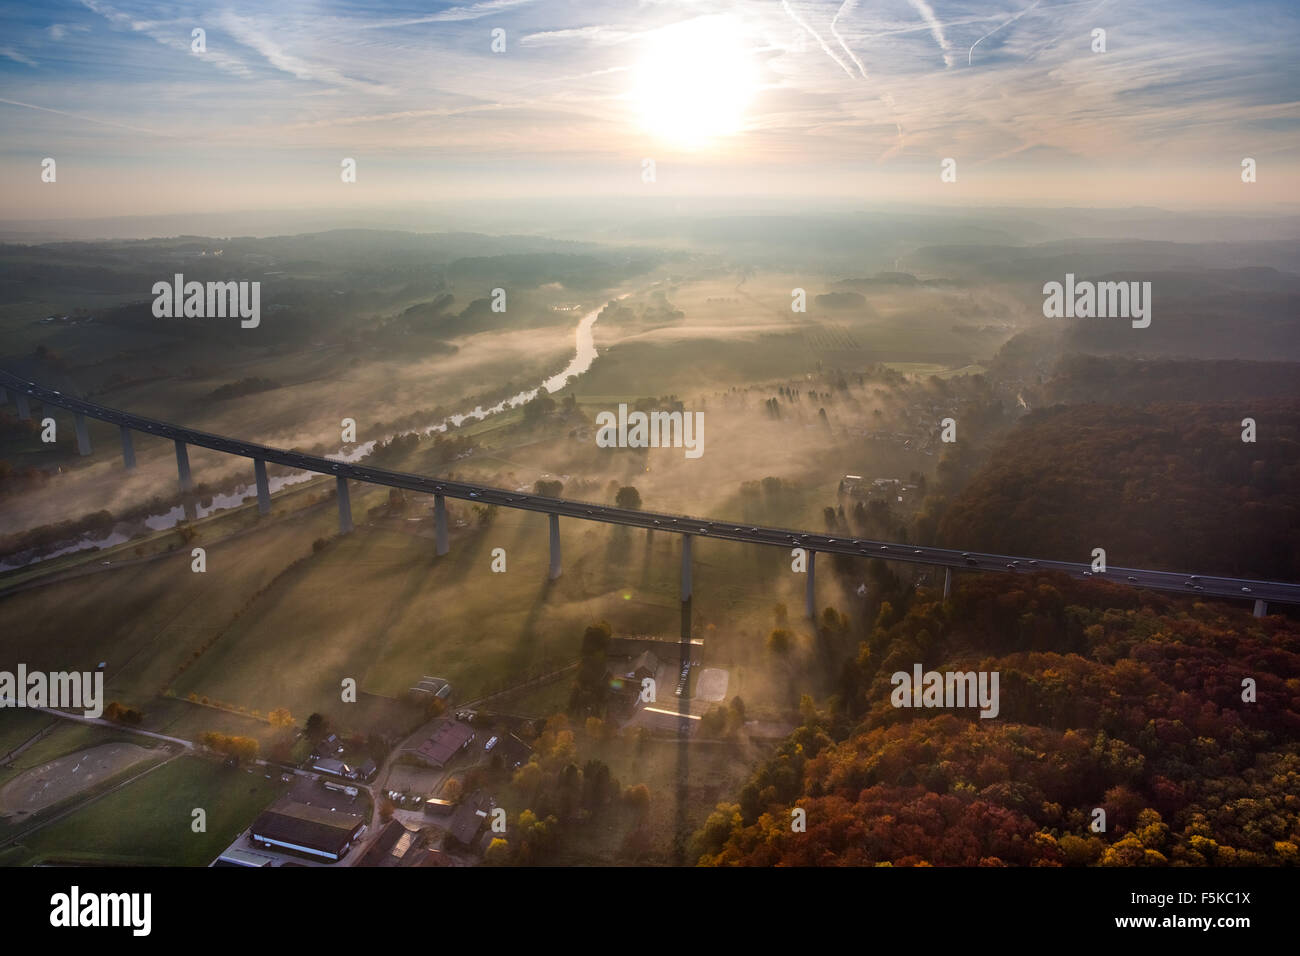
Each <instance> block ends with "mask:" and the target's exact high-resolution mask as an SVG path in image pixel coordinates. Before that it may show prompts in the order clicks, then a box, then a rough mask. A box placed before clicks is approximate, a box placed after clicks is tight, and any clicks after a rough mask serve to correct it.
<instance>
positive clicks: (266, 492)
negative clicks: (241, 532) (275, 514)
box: [253, 458, 271, 515]
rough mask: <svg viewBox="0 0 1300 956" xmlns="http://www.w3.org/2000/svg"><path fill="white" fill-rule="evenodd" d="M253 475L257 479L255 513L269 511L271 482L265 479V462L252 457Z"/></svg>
mask: <svg viewBox="0 0 1300 956" xmlns="http://www.w3.org/2000/svg"><path fill="white" fill-rule="evenodd" d="M253 476H254V477H255V478H256V479H257V513H258V514H263V515H269V514H270V513H271V483H270V482H269V481H267V480H266V462H264V461H262V459H260V458H254V459H253Z"/></svg>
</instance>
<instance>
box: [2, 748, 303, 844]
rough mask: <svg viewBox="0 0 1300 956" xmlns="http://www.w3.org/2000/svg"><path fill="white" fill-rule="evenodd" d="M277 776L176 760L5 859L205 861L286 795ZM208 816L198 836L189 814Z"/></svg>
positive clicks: (30, 840) (58, 824) (31, 839)
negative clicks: (197, 810)
mask: <svg viewBox="0 0 1300 956" xmlns="http://www.w3.org/2000/svg"><path fill="white" fill-rule="evenodd" d="M282 787H283V785H282V784H280V783H279V782H278V780H267V779H266V778H265V777H264V776H263V775H262V774H261V773H260V772H254V773H248V772H246V771H244V770H236V769H231V768H227V767H224V766H222V765H221V764H219V763H217V762H215V761H211V760H205V759H202V758H199V757H188V756H187V757H178V758H176V759H175V760H172V761H170V762H169V763H167V764H164V765H163V766H160V767H158V768H157V769H155V770H153V771H151V772H149V773H147V774H145V775H144V776H143V777H141V778H140V779H138V780H136V781H134V782H133V783H131V784H130V785H129V786H127V787H124V788H123V789H121V790H118V791H116V792H114V793H110V794H109V795H107V796H105V797H102V798H101V799H99V800H96V801H94V802H93V803H90V804H89V805H88V806H86V807H85V808H84V809H82V810H80V811H79V812H77V813H75V814H72V815H71V816H69V817H66V818H64V819H62V820H59V821H57V822H55V823H53V824H51V825H49V826H47V827H44V828H42V829H41V830H38V831H37V832H36V833H33V834H32V835H31V836H29V837H25V838H23V840H22V841H21V842H20V843H19V844H18V845H17V846H16V847H15V848H14V849H13V850H11V853H10V855H9V857H8V858H4V859H3V860H2V861H3V862H4V863H6V864H9V865H33V864H39V863H51V862H76V863H81V864H99V865H106V864H107V865H119V866H121V865H126V866H146V865H147V866H206V865H207V864H208V863H210V862H212V860H213V859H215V858H216V856H217V854H218V853H220V852H221V851H222V850H224V849H225V848H226V846H228V845H229V844H230V842H231V841H232V840H233V839H234V838H235V837H236V836H238V835H239V833H240V832H241V831H242V830H243V829H244V828H246V827H247V826H248V825H249V824H250V823H252V822H253V820H254V818H255V817H256V816H257V814H258V813H259V812H260V811H261V810H263V809H264V808H265V807H266V806H267V805H268V804H269V803H270V802H271V801H272V800H274V799H275V798H276V797H277V796H278V795H279V794H280V792H281V790H282ZM195 808H202V809H203V810H204V811H205V812H206V814H207V832H206V833H194V832H193V831H192V829H191V821H192V819H193V818H192V816H191V812H192V811H193V810H194V809H195Z"/></svg>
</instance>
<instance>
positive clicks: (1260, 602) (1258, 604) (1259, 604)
mask: <svg viewBox="0 0 1300 956" xmlns="http://www.w3.org/2000/svg"><path fill="white" fill-rule="evenodd" d="M1267 613H1268V602H1267V601H1265V600H1264V599H1263V598H1256V599H1255V616H1256V617H1263V616H1264V615H1266V614H1267Z"/></svg>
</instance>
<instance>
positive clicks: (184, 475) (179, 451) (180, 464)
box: [176, 438, 194, 491]
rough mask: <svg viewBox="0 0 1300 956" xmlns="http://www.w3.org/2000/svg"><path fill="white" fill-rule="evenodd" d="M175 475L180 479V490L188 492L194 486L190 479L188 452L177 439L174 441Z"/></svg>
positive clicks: (183, 443)
mask: <svg viewBox="0 0 1300 956" xmlns="http://www.w3.org/2000/svg"><path fill="white" fill-rule="evenodd" d="M176 473H177V475H179V476H180V479H181V490H182V491H189V490H190V488H192V487H193V486H194V482H193V480H191V478H190V452H189V449H188V448H186V447H185V442H183V441H181V440H180V439H179V438H177V439H176Z"/></svg>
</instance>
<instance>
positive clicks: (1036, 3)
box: [966, 0, 1042, 66]
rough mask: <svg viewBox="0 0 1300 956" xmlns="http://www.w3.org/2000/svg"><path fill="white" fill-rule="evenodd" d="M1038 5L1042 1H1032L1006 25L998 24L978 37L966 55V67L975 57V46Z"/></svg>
mask: <svg viewBox="0 0 1300 956" xmlns="http://www.w3.org/2000/svg"><path fill="white" fill-rule="evenodd" d="M1040 3H1042V0H1034V2H1033V3H1031V4H1030V5H1029V6H1027V7H1025V9H1023V10H1021V11H1020V12H1019V13H1017V14H1016V15H1015V16H1014V17H1012V18H1011V19H1010V20H1008V21H1007V22H1006V23H1003V24H1000V25H999V26H996V27H994V28H993V29H992V30H990V31H989V32H988V33H986V34H984V35H983V36H982V37H980V38H979V39H978V40H976V41H975V42H974V43H972V44H971V45H970V53H968V54H966V65H967V66H970V65H971V57H973V56H974V55H975V48H976V47H977V46H979V45H980V43H981V42H983V41H984V40H987V39H988V38H989V37H991V36H993V34H995V33H997V32H998V31H999V30H1001V29H1002V27H1005V26H1010V25H1011V24H1013V23H1015V22H1016V21H1017V20H1019V19H1020V18H1021V17H1023V16H1024V15H1025V14H1026V13H1028V12H1029V11H1030V10H1032V9H1034V7H1036V6H1038V5H1039V4H1040Z"/></svg>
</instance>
